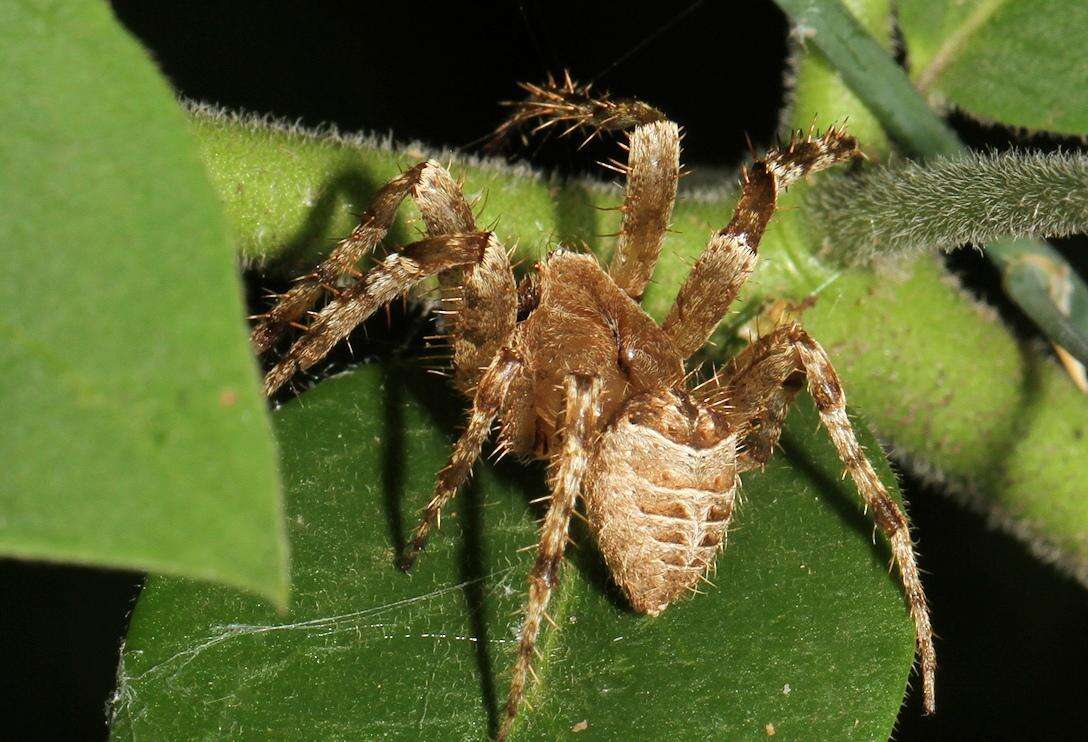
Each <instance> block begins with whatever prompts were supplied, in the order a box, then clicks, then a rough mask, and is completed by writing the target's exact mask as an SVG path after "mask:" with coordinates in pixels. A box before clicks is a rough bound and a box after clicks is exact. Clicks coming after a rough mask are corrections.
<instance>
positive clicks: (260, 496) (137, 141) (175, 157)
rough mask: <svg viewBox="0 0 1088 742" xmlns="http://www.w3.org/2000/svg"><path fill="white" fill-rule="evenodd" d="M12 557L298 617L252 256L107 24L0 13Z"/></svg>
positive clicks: (0, 178)
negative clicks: (230, 229) (257, 360)
mask: <svg viewBox="0 0 1088 742" xmlns="http://www.w3.org/2000/svg"><path fill="white" fill-rule="evenodd" d="M0 59H2V61H3V63H2V65H0V66H2V68H3V70H4V74H3V76H2V78H0V162H2V163H3V165H2V166H0V250H2V251H3V254H4V267H5V276H4V281H3V283H2V285H0V305H2V306H3V307H4V314H3V317H2V319H0V371H2V373H3V376H4V378H5V380H6V383H5V384H4V385H3V387H2V389H0V409H2V410H3V414H4V425H3V426H2V428H0V457H2V462H3V476H2V477H0V553H3V554H5V555H14V556H19V557H27V558H36V559H51V560H66V561H75V562H81V563H92V564H105V565H112V566H123V567H129V568H136V569H144V570H153V571H156V572H165V573H174V574H184V575H189V576H194V577H203V578H208V579H213V580H218V581H221V582H225V583H229V584H232V585H236V586H241V587H245V588H248V589H251V590H255V591H259V592H261V593H263V594H265V595H267V596H270V597H274V598H275V599H276V600H278V601H280V602H283V601H284V600H285V599H286V590H287V587H286V585H287V568H286V561H287V559H286V553H287V552H286V539H285V536H284V526H283V523H282V517H281V497H280V490H279V486H278V483H277V474H276V465H275V464H276V461H275V451H274V447H273V441H272V438H271V435H270V428H269V424H268V421H267V415H266V412H265V408H264V403H263V401H262V400H261V399H260V398H259V395H258V392H257V385H256V373H255V368H254V363H253V360H252V358H251V357H250V353H249V352H248V349H247V344H246V339H245V333H244V324H243V320H242V314H243V312H242V302H241V297H240V290H239V285H238V279H237V277H236V274H235V267H234V259H233V253H232V247H231V244H230V241H229V239H228V237H227V228H226V226H225V223H224V220H223V217H222V215H221V213H220V210H219V207H218V205H217V204H216V201H215V196H214V194H213V192H212V190H211V187H210V186H209V185H208V183H207V180H206V179H205V176H204V174H203V171H202V168H201V165H200V162H199V160H198V159H197V157H196V154H195V151H194V149H193V146H192V144H191V142H190V140H189V137H188V136H187V133H186V124H185V119H184V117H183V116H182V114H181V112H180V111H179V110H178V107H177V104H176V102H175V101H174V99H173V96H172V95H171V94H170V91H169V89H168V88H167V86H166V84H165V83H164V82H163V81H162V79H161V78H160V77H159V76H158V74H157V73H156V71H155V69H154V67H153V66H152V65H151V63H150V61H149V60H148V59H147V57H146V56H145V54H144V53H143V51H142V50H141V49H140V48H139V46H138V45H137V44H136V43H134V42H133V41H132V40H131V39H130V38H128V36H127V35H125V34H124V33H123V32H121V31H120V29H119V28H118V26H117V25H116V24H115V23H114V21H113V19H112V17H111V16H110V14H109V11H108V9H107V8H106V7H105V5H104V4H103V3H99V2H46V1H45V0H36V1H32V0H18V1H16V2H6V3H2V4H0Z"/></svg>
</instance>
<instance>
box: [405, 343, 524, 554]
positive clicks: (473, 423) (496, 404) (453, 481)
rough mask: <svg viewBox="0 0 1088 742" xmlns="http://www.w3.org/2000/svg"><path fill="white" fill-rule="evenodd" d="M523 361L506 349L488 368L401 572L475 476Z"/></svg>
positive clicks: (414, 535)
mask: <svg viewBox="0 0 1088 742" xmlns="http://www.w3.org/2000/svg"><path fill="white" fill-rule="evenodd" d="M521 364H522V361H521V359H520V358H519V357H518V356H517V355H516V354H515V353H514V352H513V351H511V350H510V349H508V348H504V349H503V350H501V351H500V352H499V353H498V355H496V357H495V359H494V361H492V363H491V365H490V366H489V367H488V368H487V370H486V371H485V373H484V374H483V376H482V377H481V378H480V383H479V384H478V385H477V386H476V395H475V397H474V399H473V401H472V411H471V412H470V413H469V418H468V425H467V426H466V427H465V430H464V432H463V433H461V437H460V438H459V439H458V440H457V444H456V445H455V446H454V448H453V453H452V454H451V455H450V460H449V463H448V464H446V466H445V468H443V469H442V471H440V472H439V473H438V481H437V482H436V483H435V488H434V496H433V497H432V498H431V501H430V502H429V503H428V504H427V508H426V510H424V512H423V518H422V519H421V520H420V522H419V525H418V526H416V529H415V531H414V533H413V534H412V541H411V543H410V544H409V546H408V549H407V551H405V553H404V554H403V555H402V557H401V561H400V568H401V569H403V570H404V571H406V572H407V571H408V570H410V569H411V568H412V566H413V565H414V564H415V561H416V559H417V558H418V557H419V554H420V552H421V551H423V547H424V546H426V545H427V539H428V538H429V537H430V534H431V530H432V529H434V528H435V527H437V526H441V525H442V508H443V507H444V506H445V505H446V503H448V502H449V501H450V500H451V499H452V498H453V496H454V495H456V494H457V490H458V489H460V488H461V485H463V484H464V483H465V482H466V481H467V480H468V477H469V474H470V473H471V472H472V465H473V464H474V463H476V459H478V458H479V457H480V448H481V447H482V446H483V444H484V441H486V440H487V436H488V434H489V433H490V432H491V426H492V424H493V423H494V422H495V418H496V417H497V416H498V414H499V410H500V409H501V407H502V403H503V400H505V399H506V394H507V392H508V391H509V390H510V383H511V382H512V381H513V379H514V376H515V375H516V374H517V372H518V370H519V369H520V368H521Z"/></svg>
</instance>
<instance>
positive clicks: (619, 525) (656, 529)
mask: <svg viewBox="0 0 1088 742" xmlns="http://www.w3.org/2000/svg"><path fill="white" fill-rule="evenodd" d="M693 412H694V411H688V414H686V415H683V417H684V418H688V422H689V423H690V427H688V426H684V427H688V430H687V431H681V430H679V429H676V428H673V429H669V430H666V431H664V432H662V431H660V430H657V429H655V428H653V427H649V426H647V425H644V424H642V423H641V422H640V420H639V416H638V415H637V413H633V412H632V411H631V408H628V411H625V413H622V414H620V415H619V416H618V418H617V419H616V420H615V422H614V423H613V424H612V425H611V426H610V427H609V428H608V429H607V430H606V431H605V432H604V434H603V436H602V438H601V441H600V443H599V445H598V447H597V450H596V453H595V455H594V458H593V460H592V461H591V463H590V471H589V474H588V477H587V484H586V488H585V501H586V511H587V515H588V518H589V521H590V524H591V525H592V528H593V531H594V533H595V535H596V537H597V543H598V546H599V548H600V550H601V554H602V555H603V556H604V558H605V561H606V562H607V564H608V567H609V570H610V571H611V573H612V575H613V577H614V579H615V580H616V583H617V584H618V585H619V586H620V588H621V589H622V590H623V591H624V593H625V594H626V595H627V597H628V599H629V600H630V602H631V606H632V607H633V608H634V609H635V610H636V611H638V612H639V613H648V614H650V615H652V616H656V615H657V614H659V613H661V611H663V610H665V608H666V607H668V605H669V603H671V602H673V601H674V600H677V599H678V598H682V597H686V596H688V595H690V594H692V593H693V591H694V588H695V586H696V584H697V583H698V582H699V580H700V579H701V578H702V577H703V576H704V575H705V574H706V572H707V570H708V569H710V568H711V567H712V566H713V564H714V559H715V557H716V556H717V553H718V550H719V549H720V548H722V547H723V546H724V545H725V539H726V528H727V526H728V525H729V518H730V516H731V515H732V512H733V500H734V495H735V490H736V481H737V476H736V437H735V436H734V435H732V434H730V435H726V436H724V437H722V436H721V435H720V432H723V431H720V429H719V428H717V427H716V426H714V425H713V424H711V425H710V426H709V429H708V425H706V423H707V422H708V420H707V413H706V411H705V410H698V411H697V412H695V414H693ZM677 417H679V416H677ZM700 419H701V420H700ZM699 421H701V422H703V423H704V424H703V425H702V426H700V425H699V424H698V422H699ZM681 432H686V433H687V434H686V435H677V433H681Z"/></svg>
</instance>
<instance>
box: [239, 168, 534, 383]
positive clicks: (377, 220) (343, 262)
mask: <svg viewBox="0 0 1088 742" xmlns="http://www.w3.org/2000/svg"><path fill="white" fill-rule="evenodd" d="M406 196H410V197H411V198H412V200H413V201H415V203H416V205H417V206H418V207H419V210H420V213H421V215H422V216H423V220H424V222H425V223H426V225H427V234H428V235H429V236H430V237H451V238H452V237H453V236H454V235H471V234H480V233H479V232H477V229H476V224H475V220H474V219H473V216H472V209H471V208H470V206H469V204H468V202H467V201H466V200H465V198H464V195H463V194H462V192H461V188H460V187H459V186H458V185H457V183H456V182H455V181H454V180H453V178H452V177H451V176H450V174H449V173H448V172H447V171H446V169H445V168H444V167H442V166H441V165H439V164H438V163H436V162H433V161H428V162H421V163H419V164H418V165H415V166H414V167H412V168H410V169H408V170H406V171H405V172H404V173H402V174H401V175H399V176H397V177H396V178H393V179H392V180H391V181H389V182H388V183H387V184H385V185H384V186H383V187H382V188H381V189H380V190H379V191H378V192H377V194H376V195H375V196H374V198H373V200H372V201H371V203H370V205H369V206H368V207H367V210H366V211H365V212H364V213H363V215H362V218H361V219H360V221H359V225H358V226H357V227H356V228H355V229H354V230H353V231H352V233H351V234H350V235H349V236H348V237H346V238H345V239H343V240H341V241H340V243H339V244H337V246H336V248H335V249H334V250H333V251H332V253H331V254H330V255H329V257H328V258H327V259H326V260H325V261H324V262H323V263H321V264H320V265H319V266H318V267H317V268H315V269H314V271H313V272H312V273H310V274H308V275H306V276H303V277H302V278H300V279H299V281H298V282H297V283H296V285H295V286H293V287H292V288H291V289H290V290H289V291H287V292H286V293H285V294H283V295H282V296H281V297H280V299H279V301H278V302H277V304H276V305H275V306H274V307H273V308H272V309H271V310H270V311H269V312H268V313H266V314H264V315H262V316H261V318H260V319H261V321H260V322H259V323H258V324H257V325H256V326H255V327H254V328H253V331H252V333H251V335H250V342H251V343H252V344H253V347H254V349H255V350H256V351H257V353H258V354H260V353H263V352H264V351H266V350H267V349H268V348H269V347H271V346H272V345H273V344H274V343H275V342H276V340H277V339H278V338H279V337H280V335H281V334H282V333H283V331H284V330H285V329H286V328H287V327H288V326H291V325H298V321H299V319H300V318H302V317H303V316H304V315H305V314H306V313H307V312H308V311H309V310H310V309H311V307H313V305H314V304H315V303H316V302H317V300H318V299H319V298H320V297H321V295H322V294H323V293H324V292H326V291H331V292H332V293H333V294H334V297H335V298H334V299H333V301H332V302H331V303H330V304H329V307H333V306H334V305H336V307H337V308H336V310H335V311H342V312H347V313H350V312H352V311H355V309H365V308H366V304H367V302H368V301H369V300H370V298H371V297H370V296H369V295H368V292H367V290H365V289H361V288H360V285H359V284H356V285H355V286H353V287H350V288H347V289H338V288H336V287H337V286H339V285H340V284H341V283H342V281H343V279H344V278H345V277H348V276H351V277H359V276H360V273H359V272H358V270H357V269H356V267H355V266H356V265H357V263H358V262H359V261H360V260H361V259H362V258H363V257H365V256H366V255H368V254H370V253H371V252H373V250H374V248H375V246H376V245H377V244H378V243H379V242H380V241H381V240H382V238H383V237H384V236H385V234H386V233H387V232H388V230H389V228H390V226H391V225H392V223H393V219H394V218H395V216H396V212H397V209H398V208H399V206H400V204H401V203H402V202H403V201H404V199H405V197H406ZM456 243H457V241H456V240H452V239H451V240H450V241H449V243H448V244H450V245H454V244H456ZM415 244H421V243H414V245H415ZM414 249H415V247H414V246H409V247H406V248H403V250H402V252H403V251H409V250H414ZM411 265H412V256H409V259H408V260H404V261H401V260H399V259H398V258H396V256H395V255H393V256H391V257H390V258H387V259H386V261H385V262H384V263H382V264H380V265H378V266H377V267H376V268H374V269H372V270H371V271H370V273H368V274H367V276H366V277H365V278H364V279H363V283H365V282H366V281H368V280H373V279H372V275H373V276H374V278H377V277H378V276H379V275H380V274H382V273H383V272H384V273H387V274H390V275H392V277H393V278H396V277H397V276H396V275H395V274H397V273H398V271H401V273H404V271H403V270H401V269H404V270H407V272H408V273H410V272H411V270H410V269H411ZM433 272H437V273H438V275H439V282H440V284H441V285H442V289H443V303H444V306H445V307H446V309H445V310H444V311H443V313H442V314H443V317H444V329H446V330H448V334H449V337H450V345H451V346H452V348H453V362H454V372H455V373H454V382H455V384H456V385H457V387H458V389H460V390H461V391H462V392H465V393H468V391H469V390H470V389H471V388H472V387H473V386H475V384H476V382H477V380H478V379H479V378H480V375H481V374H482V373H483V370H484V369H485V368H486V367H487V365H488V364H489V363H490V362H491V360H492V359H493V358H494V357H495V353H496V352H497V351H498V350H499V348H501V347H502V343H503V342H504V341H505V340H506V338H507V336H508V335H509V334H510V332H511V331H512V330H513V329H514V322H515V320H516V314H517V291H516V288H515V285H514V273H513V269H512V268H511V266H510V260H509V258H508V257H507V254H506V250H505V249H504V248H503V246H502V245H501V244H500V243H499V242H498V240H488V241H487V242H486V243H485V245H484V248H483V252H482V253H481V254H480V256H479V257H478V258H477V259H475V260H472V261H470V262H467V263H466V262H458V263H457V264H456V265H446V266H445V267H441V266H440V267H438V268H437V270H436V271H432V273H433ZM428 275H431V273H429V274H428ZM401 277H405V278H406V277H408V276H407V274H404V275H403V276H401ZM413 282H414V281H413ZM372 288H373V286H372ZM405 288H407V287H405ZM393 298H395V297H393ZM352 302H362V304H361V305H360V306H359V307H357V308H352V307H348V306H347V305H348V304H350V303H352ZM326 308H328V307H326ZM370 311H373V310H370ZM369 313H370V312H369V311H368V312H367V315H368V316H369ZM320 316H321V315H319V319H320ZM363 319H365V317H363ZM360 321H361V320H360ZM356 324H357V323H356ZM353 327H354V325H352V328H353ZM350 329H351V328H349V329H348V332H350ZM327 331H328V327H327V326H326V325H323V324H316V323H315V324H314V325H312V326H311V327H310V328H309V330H308V332H307V336H309V335H311V334H314V333H315V332H327ZM345 334H346V333H345ZM341 337H342V336H341ZM336 339H337V340H339V339H340V338H339V337H337V338H336ZM303 340H305V337H304V338H303ZM300 342H302V341H300ZM333 344H335V340H334V341H333V342H332V343H329V344H327V347H325V342H324V338H322V339H320V340H305V342H304V343H303V345H302V346H299V350H298V351H295V349H294V348H292V350H291V351H290V352H289V353H288V356H287V357H285V358H284V361H287V360H288V358H289V357H290V356H291V354H292V353H296V352H297V353H302V351H303V349H304V348H305V349H306V353H307V356H306V357H305V358H301V357H300V358H299V360H304V361H305V365H301V366H299V368H308V367H309V366H311V365H313V363H316V362H317V361H319V360H320V359H321V358H322V357H323V356H324V355H325V353H327V352H328V350H329V349H331V347H332V345H333ZM318 347H323V348H324V350H322V351H321V352H320V353H318V351H317V350H316V348H318ZM310 356H313V357H310ZM289 368H290V365H289V364H288V365H283V363H281V364H280V366H277V369H274V372H275V374H276V375H275V376H270V378H271V380H272V382H273V383H272V384H271V385H270V384H268V383H267V382H266V393H268V394H271V393H272V392H274V391H275V390H276V389H277V388H279V386H280V385H282V384H283V383H284V382H285V381H286V380H287V378H289V377H290V376H291V373H293V372H289V371H288V369H289Z"/></svg>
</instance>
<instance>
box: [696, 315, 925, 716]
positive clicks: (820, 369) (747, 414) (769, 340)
mask: <svg viewBox="0 0 1088 742" xmlns="http://www.w3.org/2000/svg"><path fill="white" fill-rule="evenodd" d="M730 373H731V374H732V377H731V378H730V377H729V376H728V375H729V374H730ZM725 375H726V378H725V381H724V383H723V385H722V387H721V391H720V392H716V393H714V394H713V395H711V396H710V397H709V401H710V402H711V403H712V404H717V405H720V407H719V408H720V409H721V410H722V411H723V414H726V415H727V416H730V417H733V418H735V422H736V423H737V424H739V425H745V424H750V423H751V421H752V420H758V422H757V423H756V424H755V429H756V440H757V442H758V441H762V442H763V445H765V446H767V449H766V450H765V451H760V452H750V453H748V454H746V455H747V456H750V457H751V458H750V459H749V462H748V464H749V465H748V467H747V468H752V465H754V464H759V463H762V462H761V461H760V457H761V456H762V455H764V454H766V455H769V454H770V449H771V448H773V446H774V444H775V443H777V441H778V438H779V436H780V434H781V431H782V419H783V418H784V414H781V415H780V416H779V415H778V414H777V411H778V410H780V409H781V410H782V412H783V413H784V410H785V407H786V406H787V405H788V402H789V401H791V400H792V399H793V397H794V396H795V395H796V394H797V392H798V391H800V389H801V388H802V386H804V385H807V387H808V391H809V394H811V395H812V398H813V400H814V401H815V402H816V409H817V410H818V411H819V413H820V419H821V421H822V422H823V424H824V427H825V428H827V432H828V435H829V436H830V438H831V441H832V443H833V444H834V445H835V450H836V451H837V452H838V455H839V458H840V459H841V460H842V462H843V464H844V465H845V467H846V470H847V472H848V473H849V474H850V477H851V478H852V479H853V480H854V484H855V485H856V486H857V489H858V493H859V494H860V495H861V498H862V500H863V501H864V503H865V505H866V509H867V510H871V512H872V516H873V520H874V521H875V522H876V524H877V526H879V527H880V529H881V530H882V531H883V532H884V535H885V536H886V537H887V538H888V540H889V542H890V543H891V549H892V555H893V558H894V559H895V563H896V566H897V567H898V569H899V576H900V579H901V581H902V584H903V590H904V592H905V593H906V597H907V602H908V604H909V606H910V612H911V617H912V618H913V620H914V631H915V638H916V641H917V645H918V658H919V662H920V665H921V676H922V692H923V702H924V706H925V710H926V713H933V711H934V709H935V705H936V702H935V696H934V673H935V671H936V665H937V657H936V652H935V650H934V647H933V629H932V626H931V625H930V619H929V609H928V607H927V604H926V596H925V591H924V590H923V588H922V581H921V578H920V576H919V572H918V565H917V561H916V559H915V554H914V545H913V543H912V541H911V536H910V527H909V524H908V522H907V518H906V516H905V515H904V514H903V511H902V510H901V509H900V508H899V506H898V505H897V504H896V503H895V501H894V500H892V499H891V497H889V496H888V491H887V489H885V487H884V485H883V483H882V482H881V481H880V479H879V478H878V477H877V474H876V471H875V470H874V469H873V466H872V464H871V463H870V462H869V459H868V458H867V457H866V456H865V452H864V451H863V450H862V448H861V445H860V444H859V443H858V441H857V437H856V436H855V435H854V429H853V426H852V425H851V424H850V420H849V418H848V417H847V414H846V395H845V394H844V393H843V389H842V384H841V383H840V382H839V377H838V374H837V373H836V372H835V369H834V367H833V366H832V365H831V361H830V359H829V358H828V357H827V353H826V352H825V351H824V349H823V348H822V347H821V346H820V344H819V343H817V342H816V341H815V340H814V339H813V338H812V337H810V336H809V334H808V333H807V332H805V330H804V329H803V328H801V327H800V326H799V325H788V326H785V327H782V328H779V329H778V330H776V331H775V332H773V333H771V334H770V335H767V336H766V337H764V338H762V339H761V340H760V341H758V342H756V343H754V344H753V345H752V346H750V348H749V349H748V350H747V351H745V353H742V354H741V355H740V356H738V361H737V363H736V365H734V366H731V368H729V369H726V372H725ZM768 411H770V416H769V417H768ZM746 420H747V421H748V422H747V423H746ZM749 439H751V438H749Z"/></svg>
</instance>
